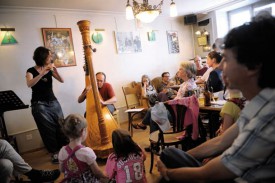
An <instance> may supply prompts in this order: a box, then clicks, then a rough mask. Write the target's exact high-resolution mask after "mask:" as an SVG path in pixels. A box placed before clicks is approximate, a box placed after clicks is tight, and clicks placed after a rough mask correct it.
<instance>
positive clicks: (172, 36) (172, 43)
mask: <svg viewBox="0 0 275 183" xmlns="http://www.w3.org/2000/svg"><path fill="white" fill-rule="evenodd" d="M167 42H168V50H169V53H179V52H180V48H179V39H178V32H176V31H167Z"/></svg>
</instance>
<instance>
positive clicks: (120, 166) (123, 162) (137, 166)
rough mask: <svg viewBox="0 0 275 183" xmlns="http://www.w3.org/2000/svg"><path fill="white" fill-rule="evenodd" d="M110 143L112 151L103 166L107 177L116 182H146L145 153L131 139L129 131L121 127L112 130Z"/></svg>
mask: <svg viewBox="0 0 275 183" xmlns="http://www.w3.org/2000/svg"><path fill="white" fill-rule="evenodd" d="M112 144H113V147H114V152H113V153H111V154H110V155H109V157H108V159H107V163H106V167H105V170H106V172H107V175H108V177H109V179H112V180H115V181H116V182H117V183H119V182H121V183H122V182H125V183H126V182H133V183H138V182H141V183H146V182H147V180H146V175H145V167H144V161H145V160H146V154H145V153H144V151H143V150H142V149H141V148H140V147H139V146H138V144H137V143H135V142H134V141H133V139H132V137H131V135H130V134H129V132H128V131H126V130H122V129H116V130H115V131H113V133H112Z"/></svg>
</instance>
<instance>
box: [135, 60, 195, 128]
mask: <svg viewBox="0 0 275 183" xmlns="http://www.w3.org/2000/svg"><path fill="white" fill-rule="evenodd" d="M178 75H179V77H180V78H181V79H183V81H184V83H183V84H182V85H181V86H180V88H179V91H178V93H177V96H176V97H175V98H174V100H176V99H180V98H183V97H185V96H186V94H187V91H190V90H194V89H196V88H197V85H196V83H195V79H194V78H195V77H196V65H195V64H194V63H193V62H189V61H184V62H182V63H181V65H180V68H179V73H178ZM146 125H150V133H152V132H154V131H156V130H158V126H157V125H156V124H155V123H154V122H153V121H152V119H151V108H150V109H149V110H148V111H147V113H146V114H145V117H144V118H143V120H142V122H140V123H138V124H133V127H134V128H135V129H143V130H145V129H146Z"/></svg>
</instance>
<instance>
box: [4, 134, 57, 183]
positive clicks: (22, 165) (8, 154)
mask: <svg viewBox="0 0 275 183" xmlns="http://www.w3.org/2000/svg"><path fill="white" fill-rule="evenodd" d="M14 173H15V174H16V173H17V174H24V175H26V176H27V177H28V178H29V179H30V180H31V181H32V182H51V181H54V180H56V179H57V178H58V177H59V175H60V171H59V170H58V169H56V170H37V169H33V168H32V167H31V166H30V165H28V164H27V163H26V162H25V161H24V160H23V159H22V157H21V156H20V155H19V154H18V153H17V152H16V151H15V150H14V148H13V147H12V146H11V145H10V144H9V143H8V142H7V141H6V140H2V139H0V177H1V183H9V182H10V179H11V177H12V175H13V174H14Z"/></svg>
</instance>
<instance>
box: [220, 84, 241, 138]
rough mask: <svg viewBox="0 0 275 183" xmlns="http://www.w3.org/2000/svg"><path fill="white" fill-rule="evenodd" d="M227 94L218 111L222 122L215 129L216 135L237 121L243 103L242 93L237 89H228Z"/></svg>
mask: <svg viewBox="0 0 275 183" xmlns="http://www.w3.org/2000/svg"><path fill="white" fill-rule="evenodd" d="M228 94H229V99H227V101H226V103H225V104H224V105H223V107H222V109H221V112H220V116H221V117H222V123H221V126H220V128H219V129H218V131H217V135H221V134H222V133H223V132H224V131H225V130H227V129H228V128H229V127H230V126H231V125H233V124H234V123H235V122H236V121H237V119H238V118H239V115H240V112H241V110H242V109H243V108H244V105H245V98H243V96H242V93H241V92H240V91H239V90H236V89H228Z"/></svg>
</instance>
